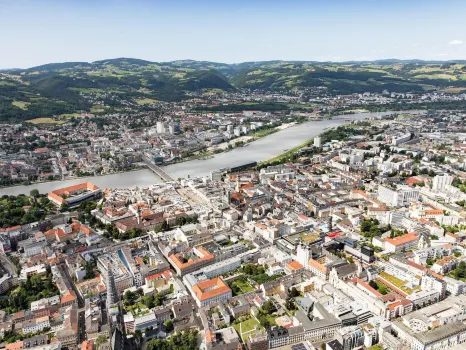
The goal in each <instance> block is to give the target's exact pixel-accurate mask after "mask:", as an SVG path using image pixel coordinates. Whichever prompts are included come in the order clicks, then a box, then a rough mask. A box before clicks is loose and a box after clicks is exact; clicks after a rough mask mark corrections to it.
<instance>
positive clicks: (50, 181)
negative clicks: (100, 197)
mask: <svg viewBox="0 0 466 350" xmlns="http://www.w3.org/2000/svg"><path fill="white" fill-rule="evenodd" d="M144 169H147V166H143V167H140V168H136V169H130V170H122V171H117V172H115V173H111V174H95V175H91V176H89V175H86V176H78V177H72V178H65V179H63V180H45V181H34V182H31V183H29V184H16V185H11V186H3V187H0V195H1V193H2V190H3V189H9V188H14V187H26V186H27V187H30V186H32V187H34V186H36V185H42V184H53V183H63V182H66V181H75V180H80V179H89V178H91V177H92V178H94V177H99V176H109V175H118V174H126V173H130V172H132V171H140V170H144ZM81 182H84V181H81ZM24 194H27V193H24Z"/></svg>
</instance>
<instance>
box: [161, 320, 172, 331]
mask: <svg viewBox="0 0 466 350" xmlns="http://www.w3.org/2000/svg"><path fill="white" fill-rule="evenodd" d="M163 325H164V326H165V332H166V333H170V332H171V331H173V329H174V326H173V322H172V321H171V320H166V321H165V322H164V323H163Z"/></svg>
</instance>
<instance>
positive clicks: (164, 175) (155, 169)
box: [142, 156, 174, 182]
mask: <svg viewBox="0 0 466 350" xmlns="http://www.w3.org/2000/svg"><path fill="white" fill-rule="evenodd" d="M142 160H143V161H144V163H146V165H147V167H148V168H149V169H150V170H152V171H153V172H154V173H156V174H157V175H158V176H159V177H160V178H161V179H162V180H163V181H166V182H169V181H174V179H173V178H172V177H171V176H170V175H168V174H167V173H166V172H165V171H164V170H162V168H161V167H159V166H158V165H156V164H154V162H152V161H151V160H150V159H149V158H147V157H146V156H142Z"/></svg>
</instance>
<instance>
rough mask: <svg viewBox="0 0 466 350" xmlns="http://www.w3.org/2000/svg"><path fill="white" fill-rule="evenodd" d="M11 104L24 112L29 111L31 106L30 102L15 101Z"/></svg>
mask: <svg viewBox="0 0 466 350" xmlns="http://www.w3.org/2000/svg"><path fill="white" fill-rule="evenodd" d="M11 104H12V105H13V106H16V107H18V108H21V109H23V110H26V109H28V106H29V105H30V103H29V102H24V101H13V102H12V103H11Z"/></svg>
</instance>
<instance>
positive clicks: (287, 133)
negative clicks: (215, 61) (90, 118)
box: [0, 111, 420, 196]
mask: <svg viewBox="0 0 466 350" xmlns="http://www.w3.org/2000/svg"><path fill="white" fill-rule="evenodd" d="M416 112H420V111H411V113H416ZM390 113H394V112H378V113H356V114H349V115H340V116H337V117H334V118H333V119H331V120H323V121H311V122H307V123H303V124H298V125H295V126H293V127H290V128H288V129H285V130H281V131H279V132H276V133H273V134H271V135H268V136H266V137H263V138H261V139H259V140H257V141H254V142H252V143H250V144H248V145H247V146H246V147H238V148H235V149H233V150H232V151H230V152H226V153H219V154H217V155H215V156H214V157H213V158H210V159H207V160H192V161H189V162H184V163H177V164H173V165H168V166H166V167H164V170H165V171H166V172H167V173H168V174H169V175H170V176H172V177H173V178H174V179H177V178H179V177H188V176H191V177H194V176H205V175H208V174H209V173H210V172H211V171H213V170H217V169H221V168H228V167H233V166H238V165H243V164H246V163H250V162H254V161H263V160H267V159H270V158H273V157H275V156H277V155H279V154H281V153H283V152H284V151H285V150H287V149H290V148H293V147H295V146H297V145H299V144H300V143H302V142H304V141H306V140H309V139H311V138H313V137H315V136H317V135H319V134H320V133H322V132H323V131H324V130H325V129H328V128H332V127H336V126H339V125H341V124H343V123H344V122H345V120H348V119H350V120H357V119H365V118H368V117H372V116H379V115H386V114H390ZM397 113H402V112H397ZM85 181H89V182H92V183H94V184H96V185H97V186H99V187H102V188H131V187H134V186H139V187H147V186H149V185H152V184H154V183H160V182H161V181H162V180H161V179H160V177H158V176H157V175H155V174H154V173H152V172H151V171H150V170H147V169H143V170H137V171H130V172H126V173H119V174H112V175H104V176H94V177H88V178H79V179H73V180H64V181H53V182H45V183H39V184H34V185H29V186H14V187H6V188H2V189H0V196H2V195H5V194H7V195H18V194H21V193H23V194H29V192H30V191H31V190H32V189H38V190H39V192H40V193H48V192H50V191H53V190H55V189H57V188H61V187H66V186H71V185H75V184H78V183H81V182H85Z"/></svg>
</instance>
